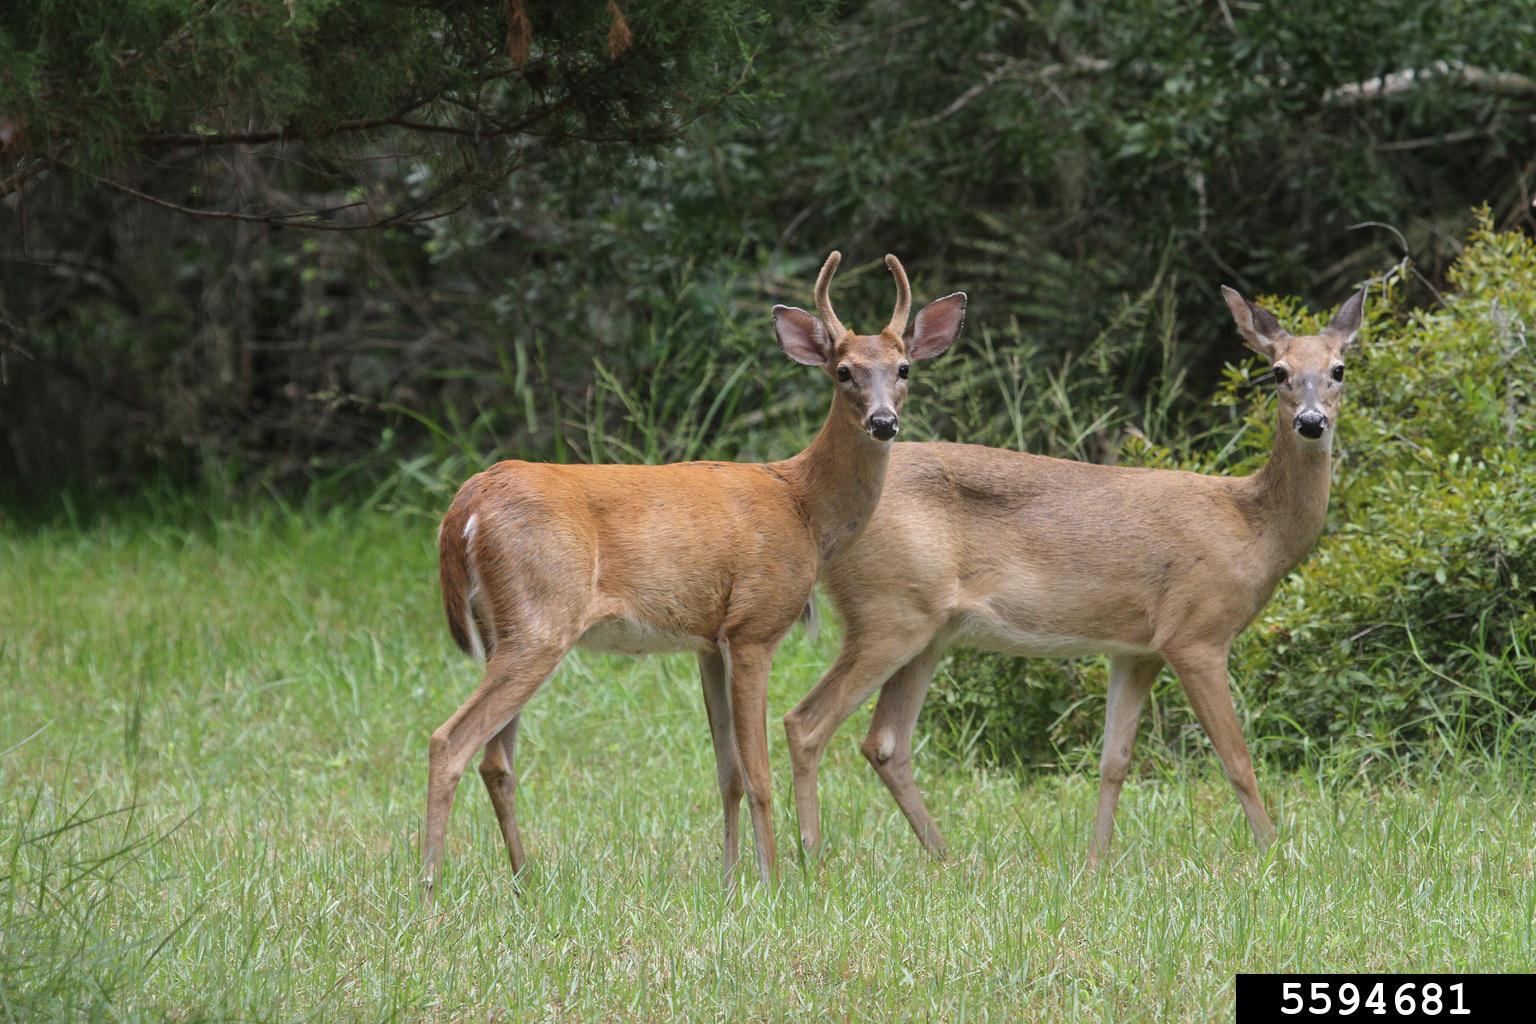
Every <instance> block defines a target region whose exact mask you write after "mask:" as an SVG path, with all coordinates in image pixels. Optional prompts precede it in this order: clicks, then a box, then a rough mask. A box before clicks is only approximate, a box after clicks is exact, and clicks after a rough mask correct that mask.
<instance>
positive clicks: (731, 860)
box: [699, 651, 743, 886]
mask: <svg viewBox="0 0 1536 1024" xmlns="http://www.w3.org/2000/svg"><path fill="white" fill-rule="evenodd" d="M699 675H700V676H701V677H702V679H703V681H704V710H705V712H706V713H707V714H708V715H709V735H710V739H711V740H712V741H713V742H714V746H715V779H716V781H718V782H719V784H720V804H721V807H722V809H723V811H724V813H725V856H724V860H725V883H726V885H727V886H730V885H731V884H732V883H733V882H734V881H735V872H736V861H737V858H738V857H739V856H740V849H741V795H742V792H743V786H742V781H741V761H740V759H739V758H738V756H737V754H736V732H735V727H734V726H733V725H732V722H731V693H730V690H728V689H727V688H726V687H727V686H728V680H727V678H726V676H727V670H726V664H725V658H724V656H723V655H722V654H721V653H720V652H719V651H706V652H703V653H701V654H700V655H699Z"/></svg>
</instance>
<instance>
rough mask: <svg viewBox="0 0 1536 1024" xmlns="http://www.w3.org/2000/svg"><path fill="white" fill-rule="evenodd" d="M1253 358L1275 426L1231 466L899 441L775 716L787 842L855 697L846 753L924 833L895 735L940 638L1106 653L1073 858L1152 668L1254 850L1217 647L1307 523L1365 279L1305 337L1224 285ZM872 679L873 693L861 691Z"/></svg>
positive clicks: (1307, 532)
mask: <svg viewBox="0 0 1536 1024" xmlns="http://www.w3.org/2000/svg"><path fill="white" fill-rule="evenodd" d="M1223 292H1224V294H1225V296H1226V301H1227V306H1228V308H1229V309H1230V310H1231V312H1232V317H1233V319H1235V320H1236V321H1237V327H1238V330H1239V331H1240V332H1241V333H1242V336H1243V340H1244V341H1246V342H1247V344H1248V345H1249V347H1251V348H1252V349H1254V350H1255V351H1256V352H1258V353H1259V354H1260V355H1262V356H1264V357H1265V358H1266V359H1268V360H1269V361H1270V363H1271V365H1272V370H1271V372H1272V374H1273V380H1274V384H1275V394H1276V397H1277V404H1278V406H1279V411H1278V415H1279V423H1278V425H1277V427H1276V430H1275V447H1274V452H1273V454H1272V455H1271V457H1270V459H1269V461H1268V463H1267V464H1266V465H1265V466H1264V468H1263V469H1261V470H1260V471H1259V472H1257V473H1255V474H1253V475H1252V476H1248V477H1242V478H1229V477H1218V476H1202V475H1200V474H1196V473H1184V472H1175V471H1169V470H1153V469H1134V468H1127V467H1114V466H1102V465H1091V464H1087V463H1080V462H1071V461H1067V460H1064V459H1050V458H1044V457H1041V456H1037V455H1027V454H1023V453H1020V452H1012V451H1002V450H998V449H995V448H983V447H979V446H975V445H960V444H900V445H896V446H895V449H894V451H893V452H892V455H891V460H890V469H889V472H888V474H887V477H886V485H885V493H884V494H883V496H882V497H881V499H880V505H879V507H878V508H877V509H876V512H875V515H874V517H873V518H872V519H871V520H870V523H869V525H868V527H867V528H866V529H865V531H864V532H863V533H862V534H861V535H860V536H859V538H858V539H857V540H856V541H854V543H853V544H851V545H849V546H848V547H847V548H845V549H844V550H843V551H842V552H841V553H840V554H839V555H837V556H836V557H835V558H834V559H833V560H832V561H831V562H830V563H829V564H828V566H827V567H826V569H825V570H824V571H823V576H822V578H823V579H824V580H825V581H826V583H827V587H828V590H829V591H830V594H831V597H832V600H833V602H834V604H835V605H836V606H837V608H838V610H839V611H840V612H841V614H842V617H843V620H844V623H845V628H846V634H845V637H844V640H843V648H842V651H841V653H840V654H839V656H838V658H837V661H836V663H835V664H834V665H833V666H832V669H831V670H830V671H829V672H828V673H827V674H826V676H825V677H824V678H822V680H821V681H820V682H819V683H817V685H816V687H815V688H814V689H813V690H811V692H810V693H809V694H807V695H806V696H805V698H804V699H803V700H802V701H800V703H799V704H798V705H796V706H795V708H794V709H793V710H791V711H790V712H789V714H787V715H786V716H785V717H784V725H785V729H786V731H787V732H788V734H789V752H790V756H791V758H792V759H793V763H794V788H795V806H796V811H797V813H798V816H799V819H800V838H801V842H802V843H803V845H804V848H805V850H806V851H807V852H808V853H811V854H814V853H815V852H817V850H818V848H819V846H820V843H821V822H820V806H819V803H818V799H817V794H816V778H817V773H818V771H819V770H820V765H821V760H822V754H823V753H824V751H825V750H826V746H827V742H828V741H829V740H830V738H831V737H832V734H833V733H834V732H835V731H836V730H837V727H838V726H839V725H840V724H842V722H843V721H844V720H845V719H847V717H848V715H849V714H851V713H852V711H853V710H854V708H856V707H858V706H859V705H860V704H861V703H863V701H864V700H865V699H866V698H868V696H869V695H870V694H871V693H873V692H874V691H875V690H877V689H880V698H879V700H878V701H877V702H876V704H875V713H874V721H873V723H872V724H871V726H870V730H869V735H868V737H867V738H866V739H865V740H864V743H863V752H864V755H865V757H867V758H868V759H869V761H870V763H871V764H872V765H873V766H874V768H875V771H876V772H877V773H879V776H880V778H881V780H882V781H883V782H884V783H885V785H886V787H887V788H888V789H889V790H890V791H891V794H892V796H894V797H895V798H896V803H897V804H898V805H899V806H900V807H901V810H902V812H903V813H904V814H905V815H906V818H907V821H908V822H910V823H911V825H912V828H913V830H914V831H916V833H917V835H918V838H919V839H920V840H921V841H922V843H923V844H924V845H925V846H926V847H927V848H928V849H929V850H930V851H932V852H933V853H935V854H937V855H939V856H943V855H944V852H945V846H944V840H943V839H942V837H941V836H940V835H939V830H938V828H937V827H936V826H935V825H934V823H933V818H932V817H931V816H930V815H929V813H928V809H927V807H926V806H924V804H923V798H922V796H921V794H919V792H918V790H917V787H916V786H915V785H914V784H913V780H912V761H911V757H912V730H913V727H914V725H915V724H916V721H917V715H918V711H919V709H920V708H921V706H922V703H923V698H924V696H925V695H926V694H927V691H928V684H929V681H930V679H931V678H932V676H933V671H934V667H935V666H936V665H937V663H938V661H939V658H940V656H941V655H942V653H943V652H944V650H945V648H947V647H949V646H950V645H952V644H959V645H964V646H968V647H974V648H981V649H984V650H991V651H1002V652H1006V653H1010V654H1018V655H1026V656H1040V657H1046V656H1050V657H1062V656H1075V655H1084V654H1107V655H1109V657H1110V675H1109V693H1108V701H1107V709H1106V719H1107V720H1106V722H1105V731H1104V752H1103V760H1102V763H1101V782H1100V790H1099V806H1098V812H1097V814H1096V816H1095V819H1094V826H1093V841H1092V844H1091V846H1090V848H1089V863H1090V864H1097V863H1098V861H1099V859H1100V858H1101V857H1102V856H1103V855H1104V853H1105V851H1106V850H1107V849H1108V848H1109V842H1110V836H1111V833H1112V831H1113V829H1114V816H1115V805H1116V803H1117V802H1118V800H1119V797H1120V788H1121V785H1122V784H1123V783H1124V781H1125V777H1126V771H1127V769H1128V767H1129V765H1130V761H1131V750H1132V746H1133V745H1134V743H1135V739H1136V730H1137V724H1138V722H1139V719H1140V716H1141V707H1142V702H1143V701H1144V700H1145V699H1146V696H1147V693H1148V691H1149V690H1151V688H1152V684H1153V682H1154V680H1156V678H1157V674H1158V670H1159V669H1160V668H1161V667H1162V665H1163V664H1164V663H1165V662H1166V663H1167V664H1168V665H1170V666H1171V667H1172V668H1173V670H1174V672H1175V673H1176V674H1177V675H1178V678H1179V681H1180V682H1181V683H1182V684H1183V686H1184V691H1185V693H1186V694H1188V696H1189V702H1190V704H1191V705H1192V706H1193V708H1194V711H1195V714H1196V715H1197V716H1198V718H1199V720H1200V724H1201V725H1202V726H1203V727H1204V729H1205V732H1206V734H1207V735H1208V736H1209V737H1210V739H1211V744H1212V746H1214V747H1215V748H1216V754H1217V756H1218V757H1219V758H1220V759H1221V763H1222V767H1223V768H1224V769H1225V770H1226V774H1227V778H1229V779H1230V780H1231V781H1232V784H1233V786H1234V787H1236V789H1237V796H1238V799H1239V801H1240V802H1241V803H1242V807H1243V811H1244V812H1245V813H1246V814H1247V816H1248V823H1249V825H1250V826H1252V828H1253V833H1254V835H1255V836H1256V837H1257V838H1258V840H1259V842H1260V843H1261V844H1263V845H1267V844H1268V843H1269V842H1270V841H1271V840H1272V839H1273V837H1274V826H1273V825H1271V824H1270V820H1269V815H1268V814H1266V813H1265V810H1264V805H1263V803H1261V802H1260V800H1259V791H1258V786H1257V783H1256V782H1255V780H1254V774H1253V766H1252V763H1251V761H1250V759H1249V755H1248V747H1247V744H1246V743H1245V742H1244V740H1243V734H1242V729H1241V727H1240V726H1239V724H1238V720H1237V714H1236V711H1235V709H1234V708H1233V705H1232V692H1231V688H1230V685H1229V682H1228V678H1227V652H1228V650H1229V648H1230V647H1231V644H1232V641H1233V639H1234V638H1235V637H1236V636H1237V634H1238V633H1240V632H1241V631H1242V630H1243V629H1244V628H1245V627H1246V626H1247V625H1248V624H1249V623H1250V622H1252V621H1253V619H1254V617H1255V616H1257V615H1258V613H1259V611H1260V609H1262V608H1263V607H1264V605H1265V603H1267V602H1268V600H1269V598H1270V595H1271V594H1272V593H1273V592H1274V589H1275V587H1276V585H1277V584H1279V582H1280V580H1281V579H1282V578H1283V577H1284V576H1285V575H1286V573H1288V572H1290V571H1291V569H1292V568H1293V567H1294V566H1295V565H1296V564H1297V563H1298V562H1300V561H1301V559H1302V558H1303V557H1304V556H1305V555H1306V553H1307V551H1308V550H1309V549H1310V548H1311V547H1312V544H1313V542H1314V541H1316V539H1317V536H1318V534H1319V533H1320V532H1321V531H1322V527H1323V516H1324V513H1325V511H1326V510H1327V507H1328V484H1329V476H1330V459H1329V452H1330V445H1331V442H1332V438H1333V427H1334V423H1335V422H1336V420H1337V414H1338V406H1339V399H1340V395H1341V393H1342V387H1343V380H1344V355H1345V352H1346V350H1347V349H1348V348H1349V346H1350V344H1351V342H1352V341H1353V339H1354V336H1355V333H1356V331H1358V330H1359V327H1360V319H1361V308H1362V303H1363V300H1364V293H1363V292H1362V293H1360V294H1357V295H1355V296H1354V297H1353V298H1351V299H1350V300H1349V301H1348V302H1346V303H1344V305H1343V306H1342V307H1341V308H1340V309H1339V311H1338V313H1337V314H1336V315H1335V316H1334V318H1333V321H1332V323H1330V324H1329V326H1328V328H1327V330H1325V331H1324V332H1323V333H1322V334H1319V335H1314V336H1309V337H1300V338H1298V337H1293V336H1292V335H1290V334H1288V333H1287V332H1286V331H1284V330H1283V329H1281V327H1280V325H1279V323H1278V322H1277V321H1276V319H1275V318H1274V316H1273V315H1271V314H1270V313H1268V312H1266V311H1265V310H1263V309H1260V308H1259V307H1257V306H1255V305H1252V304H1251V303H1249V302H1247V301H1246V300H1245V299H1244V298H1243V297H1242V296H1240V295H1239V294H1238V293H1237V292H1235V291H1233V290H1231V289H1230V288H1224V289H1223ZM882 687H883V689H881V688H882Z"/></svg>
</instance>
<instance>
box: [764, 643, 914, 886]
mask: <svg viewBox="0 0 1536 1024" xmlns="http://www.w3.org/2000/svg"><path fill="white" fill-rule="evenodd" d="M930 635H931V634H930ZM928 639H929V638H928V637H923V638H922V639H920V640H918V641H917V643H916V646H914V645H913V643H912V641H911V639H910V638H906V639H897V640H892V639H887V638H875V637H869V636H867V635H861V634H859V633H857V632H856V631H854V630H853V629H851V628H850V630H849V632H848V634H847V636H846V637H844V639H843V649H842V651H841V652H839V654H838V656H837V661H835V662H834V663H833V664H832V668H831V669H829V670H828V672H827V674H826V675H824V676H822V677H821V681H820V682H818V683H817V684H816V685H815V686H814V687H812V688H811V692H810V693H807V694H806V695H805V696H804V697H802V698H801V699H800V703H798V704H796V705H795V706H794V707H793V708H792V709H791V710H790V712H789V713H788V714H787V715H785V716H784V732H785V734H786V735H787V736H788V738H789V758H790V763H791V765H792V766H793V771H794V786H795V816H796V818H798V819H799V822H800V847H801V850H802V851H803V852H804V855H805V856H806V857H807V858H810V859H814V858H815V857H816V855H817V854H818V853H820V851H821V798H820V796H819V795H818V794H817V792H816V780H817V776H818V775H819V774H820V772H821V759H822V755H824V754H825V753H826V750H827V744H828V743H829V742H830V741H831V739H832V736H833V735H834V734H835V733H836V732H837V729H838V727H839V726H840V725H842V724H843V723H844V722H845V721H847V720H848V716H849V715H851V714H853V712H854V709H856V708H857V707H858V706H859V705H860V704H862V703H864V701H865V700H867V699H868V698H869V695H870V694H872V693H874V692H875V690H877V689H879V687H880V684H881V683H883V682H885V681H886V680H887V679H889V678H890V676H891V673H893V672H895V671H896V669H898V668H899V667H901V665H902V663H904V662H905V661H907V660H908V659H909V658H911V657H912V656H913V654H915V653H917V652H918V651H920V650H922V648H923V645H925V644H926V643H927V642H928Z"/></svg>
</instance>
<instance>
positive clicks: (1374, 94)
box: [1323, 60, 1536, 107]
mask: <svg viewBox="0 0 1536 1024" xmlns="http://www.w3.org/2000/svg"><path fill="white" fill-rule="evenodd" d="M1436 80H1440V81H1446V82H1448V83H1449V84H1451V85H1460V86H1462V87H1464V88H1467V89H1476V90H1478V91H1480V92H1487V93H1492V94H1493V95H1495V96H1506V97H1509V98H1511V99H1523V100H1536V79H1532V78H1528V77H1526V76H1525V75H1518V74H1515V73H1514V72H1511V71H1489V70H1487V69H1486V68H1480V67H1476V66H1475V65H1472V64H1464V63H1462V62H1461V61H1452V60H1437V61H1435V62H1434V63H1433V64H1430V65H1429V66H1427V67H1422V68H1405V69H1404V70H1402V71H1394V72H1392V73H1391V74H1389V75H1377V76H1376V77H1375V78H1367V79H1366V80H1365V81H1363V82H1349V83H1347V84H1345V85H1338V86H1334V87H1333V88H1332V89H1329V90H1328V91H1327V92H1325V93H1323V104H1324V105H1325V106H1330V107H1353V106H1358V105H1360V104H1362V103H1369V102H1372V101H1375V100H1380V99H1386V98H1388V97H1391V96H1401V95H1402V94H1404V93H1407V92H1412V91H1413V90H1415V89H1417V88H1418V87H1419V86H1420V85H1422V84H1424V83H1426V82H1431V81H1436Z"/></svg>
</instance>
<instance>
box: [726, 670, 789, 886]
mask: <svg viewBox="0 0 1536 1024" xmlns="http://www.w3.org/2000/svg"><path fill="white" fill-rule="evenodd" d="M729 657H730V689H731V723H732V726H733V728H734V731H735V733H736V749H737V751H738V756H739V758H740V761H741V771H742V775H743V776H744V777H745V781H746V788H747V809H748V810H749V811H750V812H751V814H752V840H753V844H754V845H755V847H756V848H757V869H758V872H759V874H761V876H762V878H763V881H765V882H770V881H776V880H777V877H778V876H777V874H776V872H777V861H778V852H777V850H776V848H775V846H774V841H773V777H772V774H771V773H770V772H769V770H768V670H769V666H770V665H771V664H772V661H773V648H772V647H770V646H766V645H762V646H737V645H735V644H732V645H730V646H729Z"/></svg>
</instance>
